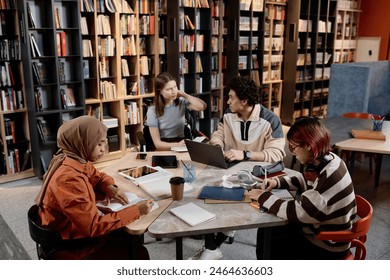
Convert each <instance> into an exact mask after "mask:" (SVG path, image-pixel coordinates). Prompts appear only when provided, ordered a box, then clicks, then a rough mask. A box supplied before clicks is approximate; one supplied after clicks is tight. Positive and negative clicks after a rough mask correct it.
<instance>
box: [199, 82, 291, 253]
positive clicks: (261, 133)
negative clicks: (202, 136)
mask: <svg viewBox="0 0 390 280" xmlns="http://www.w3.org/2000/svg"><path fill="white" fill-rule="evenodd" d="M226 90H227V91H228V92H229V99H228V101H227V104H228V106H229V109H228V110H227V111H226V113H225V114H224V116H223V117H222V119H221V120H220V122H219V124H218V129H217V131H215V132H214V133H213V134H212V136H211V139H210V143H211V144H213V145H218V146H220V147H221V148H222V150H223V151H224V155H225V158H226V159H227V160H229V161H234V160H239V161H241V160H253V161H264V162H277V161H280V160H283V157H284V156H285V155H286V154H285V151H284V146H285V139H284V136H283V130H282V123H281V121H280V118H279V117H278V116H277V115H276V114H275V113H273V112H272V111H270V110H268V109H267V108H265V107H264V106H262V105H261V104H259V101H260V93H259V88H258V87H257V86H256V84H255V82H254V81H252V80H250V79H248V78H245V77H237V78H234V79H232V80H231V81H230V83H229V84H228V85H227V88H226ZM233 235H234V232H225V233H222V232H219V233H217V234H216V235H214V234H207V235H206V236H205V239H206V242H205V247H204V248H203V249H202V250H201V251H200V252H198V254H197V255H196V256H195V257H194V258H195V259H197V258H198V259H221V258H222V252H221V250H220V249H219V246H221V244H222V243H223V242H224V241H225V240H226V239H227V237H228V236H233Z"/></svg>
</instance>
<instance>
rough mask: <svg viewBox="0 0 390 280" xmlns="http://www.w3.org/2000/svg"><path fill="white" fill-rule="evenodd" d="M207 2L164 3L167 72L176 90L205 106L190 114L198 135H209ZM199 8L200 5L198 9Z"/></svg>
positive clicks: (209, 91)
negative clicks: (166, 28) (198, 99)
mask: <svg viewBox="0 0 390 280" xmlns="http://www.w3.org/2000/svg"><path fill="white" fill-rule="evenodd" d="M209 2H210V1H199V2H197V3H196V2H195V1H178V0H175V1H168V3H167V10H168V17H167V21H168V33H167V35H168V42H167V55H168V72H170V73H171V74H172V75H173V76H174V77H176V79H177V82H178V87H179V89H180V90H183V91H185V92H186V93H188V94H191V95H194V96H197V97H199V98H201V99H202V100H203V101H205V102H206V104H207V108H206V110H205V111H202V112H198V113H196V114H193V117H194V119H195V121H196V123H197V126H198V128H199V130H200V131H202V132H203V133H204V134H206V135H208V136H209V135H210V134H211V127H210V118H211V110H210V107H211V106H210V101H211V75H212V69H211V67H212V66H211V58H212V49H211V40H212V35H211V34H212V30H211V29H212V28H211V22H212V19H211V5H210V3H209ZM199 4H200V5H199Z"/></svg>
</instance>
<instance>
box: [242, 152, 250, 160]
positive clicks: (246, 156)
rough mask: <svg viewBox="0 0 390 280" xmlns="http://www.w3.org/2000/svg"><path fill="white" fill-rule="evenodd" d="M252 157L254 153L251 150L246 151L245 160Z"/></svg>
mask: <svg viewBox="0 0 390 280" xmlns="http://www.w3.org/2000/svg"><path fill="white" fill-rule="evenodd" d="M251 157H252V153H251V152H250V151H244V160H248V159H250V158H251Z"/></svg>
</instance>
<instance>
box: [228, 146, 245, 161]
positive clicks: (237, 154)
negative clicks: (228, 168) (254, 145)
mask: <svg viewBox="0 0 390 280" xmlns="http://www.w3.org/2000/svg"><path fill="white" fill-rule="evenodd" d="M224 156H225V158H226V159H227V160H228V161H235V160H243V159H244V154H243V152H242V150H234V149H230V150H229V151H226V152H225V153H224Z"/></svg>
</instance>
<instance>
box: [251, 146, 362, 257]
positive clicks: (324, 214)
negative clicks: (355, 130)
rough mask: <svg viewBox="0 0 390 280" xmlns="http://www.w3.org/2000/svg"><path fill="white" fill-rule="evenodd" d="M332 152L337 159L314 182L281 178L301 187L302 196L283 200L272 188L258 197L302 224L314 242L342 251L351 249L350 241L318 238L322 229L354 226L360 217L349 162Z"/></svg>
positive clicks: (277, 212) (270, 209)
mask: <svg viewBox="0 0 390 280" xmlns="http://www.w3.org/2000/svg"><path fill="white" fill-rule="evenodd" d="M330 155H331V156H332V157H333V159H332V160H330V161H329V163H328V164H327V165H326V166H325V167H324V168H323V169H322V170H321V171H320V172H319V174H318V178H317V179H315V181H314V182H308V183H307V184H306V182H304V180H303V179H302V177H301V178H299V177H286V176H285V177H281V178H279V179H277V181H278V188H282V189H283V188H284V189H290V190H297V192H298V193H300V199H299V200H297V199H295V200H283V199H279V198H278V197H277V196H276V195H273V194H272V193H271V192H264V193H263V194H262V195H261V196H260V197H259V200H258V201H259V204H260V205H262V206H263V207H265V208H267V209H268V212H269V213H272V214H275V215H277V216H278V217H281V218H284V219H287V220H289V221H290V222H294V223H298V224H300V225H302V231H303V234H304V235H305V237H306V238H308V239H309V240H310V241H311V242H312V243H314V244H316V245H317V246H319V247H322V248H324V249H326V250H328V251H332V252H341V251H344V250H347V249H348V248H349V246H350V244H349V243H345V242H338V243H334V242H331V241H328V240H325V241H321V240H317V239H316V238H315V235H316V233H318V232H319V231H323V230H331V231H337V230H347V229H350V228H351V227H352V222H353V220H354V219H355V217H356V210H357V209H356V203H355V193H354V188H353V184H352V179H351V176H350V175H349V173H348V170H347V168H346V166H345V163H344V162H343V161H342V160H341V159H340V158H339V157H338V156H337V155H335V154H334V153H331V154H330ZM309 183H312V184H309Z"/></svg>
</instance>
